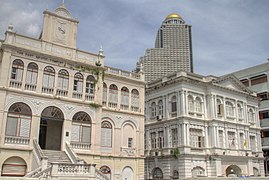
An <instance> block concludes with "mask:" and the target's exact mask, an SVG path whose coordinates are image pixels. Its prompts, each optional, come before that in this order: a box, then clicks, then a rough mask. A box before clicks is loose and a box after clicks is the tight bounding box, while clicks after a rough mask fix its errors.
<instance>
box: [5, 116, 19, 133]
mask: <svg viewBox="0 0 269 180" xmlns="http://www.w3.org/2000/svg"><path fill="white" fill-rule="evenodd" d="M17 124H18V118H16V117H8V118H7V126H6V135H7V136H16V131H17Z"/></svg>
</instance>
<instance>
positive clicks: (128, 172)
mask: <svg viewBox="0 0 269 180" xmlns="http://www.w3.org/2000/svg"><path fill="white" fill-rule="evenodd" d="M133 179H134V172H133V170H132V169H131V168H130V167H125V168H124V169H123V171H122V180H133Z"/></svg>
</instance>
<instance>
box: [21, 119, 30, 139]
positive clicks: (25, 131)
mask: <svg viewBox="0 0 269 180" xmlns="http://www.w3.org/2000/svg"><path fill="white" fill-rule="evenodd" d="M30 127H31V120H30V119H23V118H22V119H21V127H20V137H29V136H30Z"/></svg>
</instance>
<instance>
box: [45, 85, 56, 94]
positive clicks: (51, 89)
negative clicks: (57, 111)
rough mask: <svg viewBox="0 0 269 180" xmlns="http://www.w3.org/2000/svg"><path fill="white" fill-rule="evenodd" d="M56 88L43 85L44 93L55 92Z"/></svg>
mask: <svg viewBox="0 0 269 180" xmlns="http://www.w3.org/2000/svg"><path fill="white" fill-rule="evenodd" d="M53 91H54V89H53V88H51V87H42V93H45V94H53Z"/></svg>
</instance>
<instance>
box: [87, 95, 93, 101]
mask: <svg viewBox="0 0 269 180" xmlns="http://www.w3.org/2000/svg"><path fill="white" fill-rule="evenodd" d="M85 100H86V101H94V96H93V95H92V94H86V95H85Z"/></svg>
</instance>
